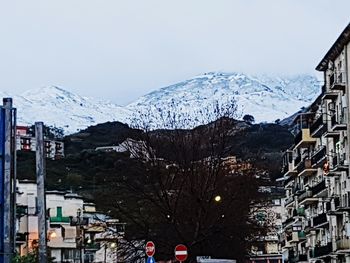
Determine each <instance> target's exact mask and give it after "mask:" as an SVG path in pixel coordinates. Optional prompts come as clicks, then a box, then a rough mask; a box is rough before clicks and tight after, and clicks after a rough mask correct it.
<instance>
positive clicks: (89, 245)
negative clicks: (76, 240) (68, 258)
mask: <svg viewBox="0 0 350 263" xmlns="http://www.w3.org/2000/svg"><path fill="white" fill-rule="evenodd" d="M100 248H101V245H100V243H86V244H85V249H86V250H99V249H100Z"/></svg>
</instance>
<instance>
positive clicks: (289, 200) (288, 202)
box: [284, 196, 294, 205]
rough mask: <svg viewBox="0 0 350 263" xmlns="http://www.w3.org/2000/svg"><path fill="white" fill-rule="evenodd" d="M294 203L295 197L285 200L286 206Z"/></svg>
mask: <svg viewBox="0 0 350 263" xmlns="http://www.w3.org/2000/svg"><path fill="white" fill-rule="evenodd" d="M293 201H294V196H289V197H287V198H286V199H285V201H284V205H289V204H290V203H291V202H293Z"/></svg>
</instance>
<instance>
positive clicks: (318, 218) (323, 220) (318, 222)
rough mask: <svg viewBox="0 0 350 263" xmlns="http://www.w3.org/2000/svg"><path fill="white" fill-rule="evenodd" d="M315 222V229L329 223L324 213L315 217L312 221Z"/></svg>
mask: <svg viewBox="0 0 350 263" xmlns="http://www.w3.org/2000/svg"><path fill="white" fill-rule="evenodd" d="M312 221H313V226H314V227H317V226H320V225H322V224H324V223H327V222H328V220H327V214H326V213H322V214H319V215H318V216H316V217H314V218H313V219H312Z"/></svg>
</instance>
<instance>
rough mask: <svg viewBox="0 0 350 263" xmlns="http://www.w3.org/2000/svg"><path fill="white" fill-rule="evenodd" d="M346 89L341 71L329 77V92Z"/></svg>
mask: <svg viewBox="0 0 350 263" xmlns="http://www.w3.org/2000/svg"><path fill="white" fill-rule="evenodd" d="M345 87H346V82H345V74H344V72H342V71H336V72H334V73H333V74H332V75H331V76H330V77H329V89H330V90H342V91H344V90H345Z"/></svg>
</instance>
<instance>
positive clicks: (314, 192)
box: [311, 181, 327, 196]
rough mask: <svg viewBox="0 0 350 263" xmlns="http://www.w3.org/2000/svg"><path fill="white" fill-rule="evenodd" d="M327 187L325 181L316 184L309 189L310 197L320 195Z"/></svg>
mask: <svg viewBox="0 0 350 263" xmlns="http://www.w3.org/2000/svg"><path fill="white" fill-rule="evenodd" d="M326 189H327V187H326V182H325V181H321V182H319V183H318V184H316V185H315V186H313V187H312V188H311V191H312V195H313V196H315V195H318V194H320V193H321V192H322V191H323V190H326Z"/></svg>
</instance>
